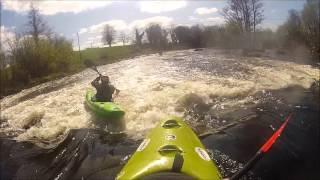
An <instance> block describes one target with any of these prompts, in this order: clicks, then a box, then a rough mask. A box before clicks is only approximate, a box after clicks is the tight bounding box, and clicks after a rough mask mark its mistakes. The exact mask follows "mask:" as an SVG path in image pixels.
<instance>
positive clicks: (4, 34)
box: [0, 26, 16, 51]
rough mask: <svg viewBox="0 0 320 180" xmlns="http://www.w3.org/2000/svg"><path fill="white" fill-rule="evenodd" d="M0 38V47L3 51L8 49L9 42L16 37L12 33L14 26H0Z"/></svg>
mask: <svg viewBox="0 0 320 180" xmlns="http://www.w3.org/2000/svg"><path fill="white" fill-rule="evenodd" d="M0 31H1V34H0V37H1V38H0V39H1V48H2V49H3V50H4V51H8V50H9V44H8V43H9V42H11V41H13V40H14V39H15V38H16V35H15V33H14V27H11V28H8V27H5V26H1V27H0Z"/></svg>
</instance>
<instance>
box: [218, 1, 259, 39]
mask: <svg viewBox="0 0 320 180" xmlns="http://www.w3.org/2000/svg"><path fill="white" fill-rule="evenodd" d="M222 15H223V16H224V18H225V19H226V20H227V22H228V23H232V24H236V25H238V26H239V28H240V29H241V30H242V32H243V33H247V32H255V31H256V26H257V25H259V24H261V23H262V21H263V19H264V17H263V3H262V0H229V1H228V6H227V7H225V8H224V9H223V11H222Z"/></svg>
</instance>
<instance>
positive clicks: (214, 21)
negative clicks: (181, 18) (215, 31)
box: [189, 16, 225, 26]
mask: <svg viewBox="0 0 320 180" xmlns="http://www.w3.org/2000/svg"><path fill="white" fill-rule="evenodd" d="M189 20H190V21H194V22H196V23H197V24H203V25H207V26H211V25H221V24H224V23H225V20H224V18H222V17H220V16H217V17H208V18H197V17H193V16H189Z"/></svg>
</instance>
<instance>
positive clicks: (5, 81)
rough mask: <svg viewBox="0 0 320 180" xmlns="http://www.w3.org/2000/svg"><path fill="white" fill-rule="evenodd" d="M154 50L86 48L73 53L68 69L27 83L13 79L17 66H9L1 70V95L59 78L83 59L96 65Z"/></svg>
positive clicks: (81, 66)
mask: <svg viewBox="0 0 320 180" xmlns="http://www.w3.org/2000/svg"><path fill="white" fill-rule="evenodd" d="M156 52H157V51H156V50H153V49H151V48H145V47H143V48H137V47H135V46H132V45H128V46H116V47H104V48H88V49H85V50H82V51H80V54H81V58H80V54H79V52H77V51H75V52H74V53H73V58H72V59H73V60H72V63H70V67H69V68H68V70H66V71H64V72H58V73H51V74H49V75H47V76H43V77H39V78H33V79H30V80H29V81H28V82H27V83H23V82H17V81H14V80H13V79H14V78H13V76H15V75H16V74H17V73H19V69H18V67H15V66H10V67H7V68H5V69H2V70H1V76H0V77H1V97H4V96H7V95H10V94H14V93H17V92H19V91H21V90H23V89H25V88H29V87H32V86H35V85H38V84H41V83H44V82H47V81H51V80H55V79H59V78H62V77H65V76H68V75H72V74H74V73H77V72H80V71H82V70H83V69H85V68H86V67H85V65H84V63H83V61H84V60H85V59H90V60H92V61H93V62H94V63H95V64H97V65H104V64H110V63H114V62H118V61H121V60H123V59H128V58H133V57H135V56H139V55H143V54H151V53H156Z"/></svg>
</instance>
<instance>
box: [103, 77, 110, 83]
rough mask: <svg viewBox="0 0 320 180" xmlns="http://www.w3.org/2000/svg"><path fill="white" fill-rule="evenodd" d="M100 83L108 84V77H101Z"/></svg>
mask: <svg viewBox="0 0 320 180" xmlns="http://www.w3.org/2000/svg"><path fill="white" fill-rule="evenodd" d="M101 82H106V83H109V77H108V76H102V77H101Z"/></svg>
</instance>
